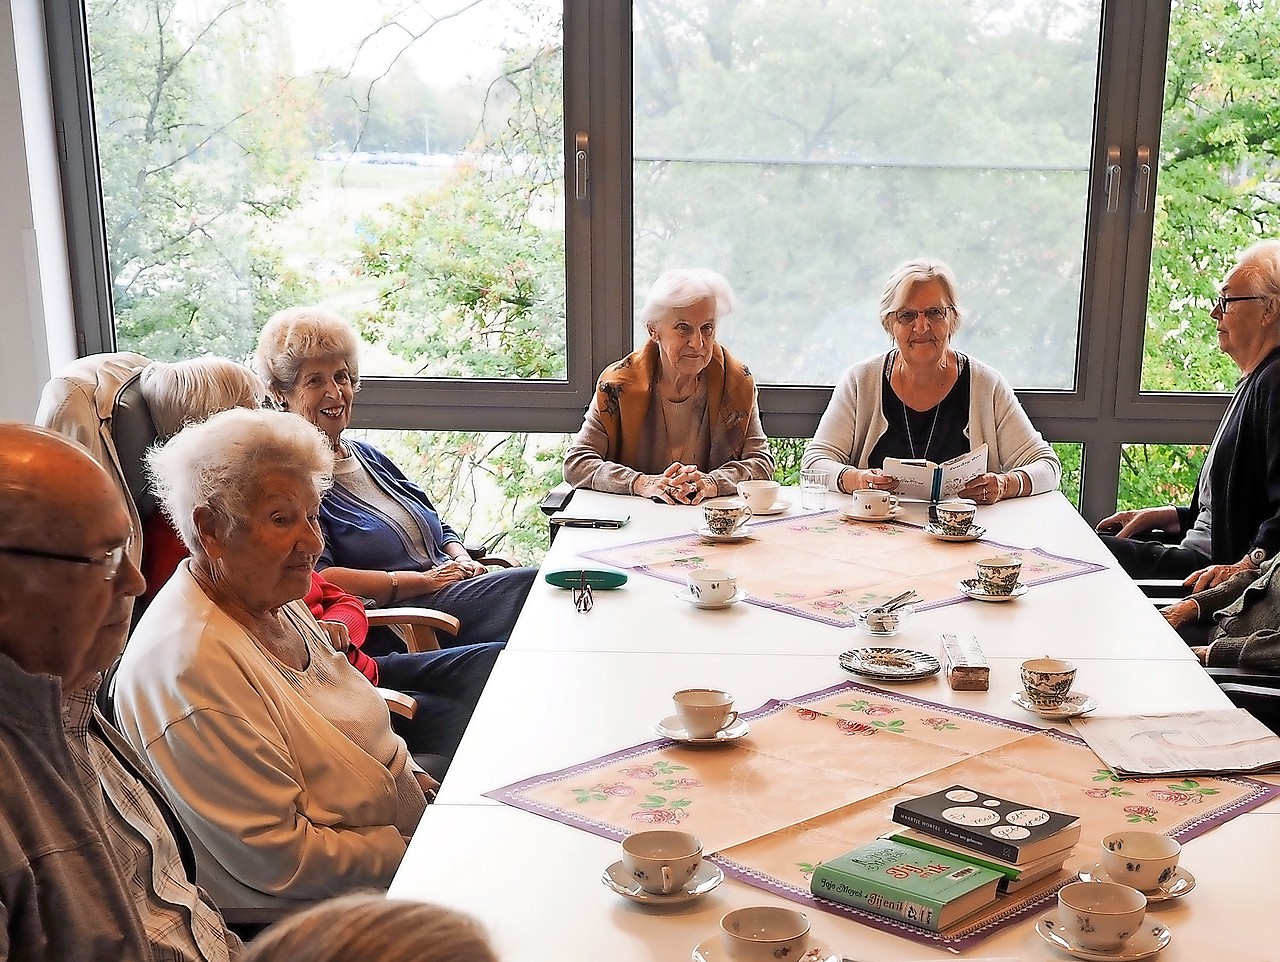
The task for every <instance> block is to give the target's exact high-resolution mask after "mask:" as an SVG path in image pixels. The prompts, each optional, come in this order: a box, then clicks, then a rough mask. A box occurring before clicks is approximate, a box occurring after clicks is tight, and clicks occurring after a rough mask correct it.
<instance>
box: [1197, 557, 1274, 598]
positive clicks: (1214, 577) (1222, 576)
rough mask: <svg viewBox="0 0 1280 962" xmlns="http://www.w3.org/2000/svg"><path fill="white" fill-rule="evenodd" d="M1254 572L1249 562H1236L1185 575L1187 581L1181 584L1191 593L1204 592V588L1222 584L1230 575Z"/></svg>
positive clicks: (1212, 566)
mask: <svg viewBox="0 0 1280 962" xmlns="http://www.w3.org/2000/svg"><path fill="white" fill-rule="evenodd" d="M1256 570H1257V569H1256V568H1254V566H1253V564H1252V563H1251V562H1249V561H1237V562H1236V563H1235V564H1233V565H1209V567H1207V568H1201V569H1200V570H1199V571H1193V572H1191V574H1189V575H1187V580H1186V581H1184V582H1182V583H1183V585H1185V586H1186V587H1188V588H1190V589H1191V590H1192V592H1196V591H1204V590H1205V589H1206V588H1212V587H1214V586H1215V585H1220V584H1222V583H1223V582H1224V581H1226V580H1227V579H1228V578H1230V577H1231V576H1232V575H1234V574H1239V573H1240V572H1241V571H1256Z"/></svg>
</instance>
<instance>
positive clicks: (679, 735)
mask: <svg viewBox="0 0 1280 962" xmlns="http://www.w3.org/2000/svg"><path fill="white" fill-rule="evenodd" d="M653 730H654V731H656V732H657V733H658V734H659V735H661V736H662V737H663V738H670V739H671V740H672V741H675V742H681V743H683V744H685V745H723V744H725V743H726V742H736V741H737V740H738V739H739V738H741V737H742V736H743V735H745V734H747V733H748V732H750V731H751V726H750V725H749V724H748V723H747V720H746V719H745V718H738V719H736V720H735V721H734V723H733V724H732V725H730V726H729V727H728V728H722V729H721V730H720V731H718V732H716V733H715V734H714V735H712V736H711V737H710V738H694V737H692V736H691V735H690V734H689V733H688V732H687V731H685V730H684V726H683V725H681V724H680V717H679V716H678V715H668V716H667V717H666V718H664V719H662V721H660V722H658V723H657V724H656V725H654V726H653Z"/></svg>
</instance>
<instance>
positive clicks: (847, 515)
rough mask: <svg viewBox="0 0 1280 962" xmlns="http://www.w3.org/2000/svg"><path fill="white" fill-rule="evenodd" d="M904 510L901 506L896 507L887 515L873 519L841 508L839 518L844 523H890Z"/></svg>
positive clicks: (850, 509) (851, 509)
mask: <svg viewBox="0 0 1280 962" xmlns="http://www.w3.org/2000/svg"><path fill="white" fill-rule="evenodd" d="M904 510H905V509H904V508H903V507H902V505H898V506H897V507H896V508H893V509H892V510H890V511H889V513H888V514H882V515H880V517H878V518H873V517H871V516H870V515H866V514H856V513H855V512H854V510H853V508H841V509H840V517H841V518H842V519H844V520H845V521H871V522H874V521H891V520H893V519H894V518H896V517H897V516H898V515H900V514H902V512H903V511H904Z"/></svg>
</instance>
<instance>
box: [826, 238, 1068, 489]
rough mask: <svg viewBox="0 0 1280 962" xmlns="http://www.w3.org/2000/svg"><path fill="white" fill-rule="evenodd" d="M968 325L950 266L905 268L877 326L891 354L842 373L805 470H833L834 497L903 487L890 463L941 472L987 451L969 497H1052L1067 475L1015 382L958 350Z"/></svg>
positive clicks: (883, 300) (888, 291) (888, 289)
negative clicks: (939, 467) (887, 469)
mask: <svg viewBox="0 0 1280 962" xmlns="http://www.w3.org/2000/svg"><path fill="white" fill-rule="evenodd" d="M963 317H964V315H963V314H962V312H961V310H960V308H959V307H957V305H956V281H955V277H954V275H953V274H952V273H951V268H949V267H948V266H947V265H946V264H943V263H942V262H941V261H935V260H924V259H921V260H913V261H908V262H907V263H905V264H902V265H901V266H899V267H898V268H897V269H896V270H895V271H894V272H893V274H892V275H890V277H889V280H888V282H887V283H886V284H885V286H884V292H883V293H882V294H881V296H880V323H881V325H882V326H883V327H884V329H885V332H886V333H887V334H888V335H889V336H890V337H891V338H892V339H893V342H894V347H893V348H892V349H891V350H890V351H888V352H887V353H885V354H878V355H876V356H875V357H872V358H868V359H867V360H865V361H859V362H858V363H857V364H855V365H854V366H853V367H851V368H849V370H848V371H847V372H845V375H844V377H843V378H841V380H840V383H839V384H838V385H836V389H835V391H834V392H833V393H832V395H831V401H830V403H828V404H827V410H826V411H825V412H824V413H823V415H822V420H821V422H820V423H819V424H818V431H817V434H816V435H814V438H813V440H812V441H810V442H809V444H808V446H807V447H806V448H805V452H804V460H803V462H802V464H803V466H804V467H805V468H816V469H820V470H825V471H827V474H828V479H829V480H828V484H829V485H830V487H832V488H833V489H835V490H836V491H841V492H844V493H848V492H851V491H856V490H858V489H859V488H882V489H885V490H890V489H892V488H894V487H896V485H897V480H896V479H894V478H893V477H891V476H889V475H887V474H885V473H884V472H883V471H882V470H881V467H882V465H883V464H884V460H885V458H890V457H892V458H904V459H906V458H926V459H928V460H930V461H933V462H935V463H940V462H942V461H947V460H949V459H951V458H954V457H957V456H958V455H961V454H964V453H965V452H967V451H970V450H972V449H973V448H976V447H978V446H979V445H982V444H985V445H987V450H988V454H987V457H988V467H989V468H990V469H991V470H989V471H986V472H984V473H983V474H981V475H979V476H978V477H976V478H974V479H973V480H972V481H970V482H969V483H968V485H966V486H965V488H964V489H963V490H962V491H961V492H960V493H961V495H963V496H964V497H968V498H973V499H975V500H977V501H979V502H982V503H986V504H990V503H992V502H995V501H1000V500H1002V499H1003V498H1017V497H1024V496H1026V495H1032V494H1040V493H1041V492H1043V491H1054V490H1056V489H1057V487H1058V481H1059V480H1060V479H1061V477H1062V466H1061V464H1059V462H1058V457H1057V455H1056V454H1054V453H1053V448H1052V447H1050V446H1049V444H1048V443H1047V442H1046V441H1045V439H1044V438H1043V437H1041V436H1040V432H1038V431H1037V430H1036V429H1035V428H1034V427H1032V425H1031V421H1030V420H1029V419H1028V418H1027V415H1026V412H1024V411H1023V410H1022V405H1020V404H1019V403H1018V399H1017V397H1015V396H1014V393H1013V389H1012V388H1011V387H1010V386H1009V383H1008V382H1007V381H1006V380H1005V379H1004V378H1003V377H1001V376H1000V374H999V373H998V372H997V371H995V370H994V369H993V368H990V367H988V366H987V365H985V364H983V363H982V362H981V361H977V360H974V359H973V358H970V357H968V356H966V355H964V354H961V353H960V352H959V351H956V350H955V349H953V348H952V346H951V338H952V335H954V334H955V332H956V329H957V328H958V327H959V326H960V323H961V321H962V320H963Z"/></svg>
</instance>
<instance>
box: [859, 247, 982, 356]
mask: <svg viewBox="0 0 1280 962" xmlns="http://www.w3.org/2000/svg"><path fill="white" fill-rule="evenodd" d="M929 281H941V282H942V289H943V290H944V291H945V292H946V295H947V300H949V301H950V302H951V306H952V307H953V308H955V313H954V314H952V315H951V329H950V331H949V333H948V336H950V335H951V334H954V333H955V332H956V331H958V330H959V329H960V324H961V322H962V321H963V320H964V311H963V310H961V308H960V305H959V304H957V303H956V275H955V274H954V273H953V272H952V270H951V268H950V267H948V266H947V265H946V264H944V263H943V262H942V261H939V260H934V259H932V258H929V257H918V258H916V259H915V260H910V261H907V262H906V263H904V264H899V265H898V266H897V267H895V268H894V269H893V273H892V274H890V275H889V279H888V280H887V281H885V284H884V291H882V292H881V294H880V326H881V327H883V328H884V329H885V332H886V333H887V334H888V335H889V336H890V337H892V336H893V321H894V317H893V315H894V314H895V313H896V312H897V311H898V310H899V309H901V307H902V305H903V304H905V303H906V301H907V298H908V297H910V296H911V292H912V291H914V290H915V289H916V287H917V286H918V285H920V284H927V283H928V282H929Z"/></svg>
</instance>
